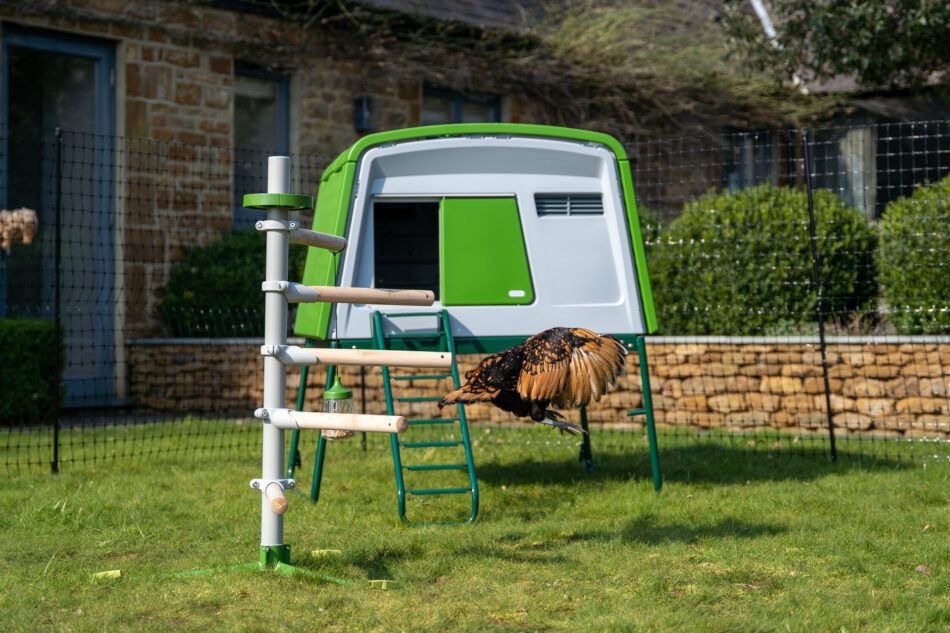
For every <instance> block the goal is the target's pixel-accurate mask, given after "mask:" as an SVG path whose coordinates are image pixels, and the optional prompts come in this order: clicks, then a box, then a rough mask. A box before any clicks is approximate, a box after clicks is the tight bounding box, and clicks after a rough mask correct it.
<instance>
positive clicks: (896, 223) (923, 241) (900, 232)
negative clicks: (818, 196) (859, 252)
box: [877, 176, 950, 334]
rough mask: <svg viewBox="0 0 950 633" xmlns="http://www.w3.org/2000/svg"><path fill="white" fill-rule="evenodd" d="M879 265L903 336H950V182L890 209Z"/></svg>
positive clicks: (889, 306)
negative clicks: (949, 333) (948, 334)
mask: <svg viewBox="0 0 950 633" xmlns="http://www.w3.org/2000/svg"><path fill="white" fill-rule="evenodd" d="M877 263H878V267H879V271H880V272H879V275H880V284H881V298H882V299H883V300H884V302H885V304H886V306H887V309H888V311H889V315H888V316H889V318H890V321H891V323H893V324H894V327H895V328H896V329H897V331H898V332H900V333H903V334H946V333H948V331H950V176H948V177H946V178H944V179H943V180H940V181H938V182H936V183H934V184H932V185H931V184H924V185H921V186H919V187H917V189H916V190H915V191H914V193H913V194H912V195H910V196H908V197H905V198H899V199H897V200H895V201H893V202H891V203H890V204H889V205H887V208H886V209H885V210H884V216H883V218H882V219H881V222H880V242H879V245H878V251H877Z"/></svg>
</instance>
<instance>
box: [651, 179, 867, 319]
mask: <svg viewBox="0 0 950 633" xmlns="http://www.w3.org/2000/svg"><path fill="white" fill-rule="evenodd" d="M814 210H815V217H816V232H817V236H818V248H819V252H820V255H819V261H820V268H819V274H820V276H821V279H822V289H823V297H824V301H823V308H824V311H825V313H826V314H839V315H840V314H844V313H849V312H852V311H865V310H867V309H868V307H869V306H870V305H871V304H872V302H873V300H874V297H875V293H876V284H875V268H874V265H873V259H872V258H873V250H874V233H873V231H872V228H871V225H870V223H869V221H868V220H867V218H866V217H865V216H864V214H862V213H861V212H860V211H859V210H857V209H855V208H853V207H849V206H847V205H845V204H844V203H843V202H842V201H841V200H840V199H839V198H838V196H836V195H835V194H834V193H831V192H828V191H816V192H815V194H814ZM649 266H650V273H651V278H652V282H653V288H654V295H655V297H654V298H655V301H656V305H657V310H658V311H659V315H658V319H659V325H660V332H661V333H665V334H721V335H756V334H776V333H781V332H784V331H787V330H789V329H794V326H796V325H798V324H802V323H807V322H814V321H816V320H817V318H816V296H815V289H814V284H813V272H812V257H811V244H810V235H809V231H808V199H807V196H806V193H805V192H804V191H799V190H795V189H790V188H785V187H771V186H768V185H763V186H759V187H755V188H751V189H745V190H742V191H739V192H736V193H726V192H722V193H718V192H710V193H708V194H706V195H704V196H701V197H699V198H696V199H695V200H691V201H690V202H688V203H687V204H686V206H685V207H684V211H683V214H682V215H681V216H680V217H678V218H676V219H675V220H674V221H673V222H671V223H670V224H669V226H668V227H666V228H664V229H663V231H662V234H661V236H660V239H659V241H658V243H657V244H656V245H655V246H654V247H653V248H652V249H651V252H650V253H649Z"/></svg>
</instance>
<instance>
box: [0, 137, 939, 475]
mask: <svg viewBox="0 0 950 633" xmlns="http://www.w3.org/2000/svg"><path fill="white" fill-rule="evenodd" d="M0 135H2V148H3V152H2V163H0V201H2V205H3V209H4V210H5V211H4V215H3V244H2V247H3V248H2V254H0V258H2V264H0V275H2V277H0V356H2V358H0V372H2V380H0V424H2V426H3V430H2V431H0V462H2V463H3V465H4V466H5V468H6V469H7V470H18V469H27V468H49V467H50V466H51V465H52V466H53V467H54V468H58V467H60V466H62V465H68V464H70V463H77V462H85V461H102V460H113V459H131V458H135V457H136V456H144V455H154V454H166V453H167V454H175V455H181V454H196V455H254V454H258V453H259V451H260V448H259V447H260V433H259V430H260V423H259V422H256V421H255V420H254V419H253V417H252V414H251V413H252V411H253V410H254V409H255V408H256V407H258V406H260V398H261V373H262V372H261V368H262V361H261V356H260V349H259V346H260V344H261V341H262V339H261V335H262V327H263V316H262V304H263V301H262V299H261V292H260V282H261V278H262V271H263V267H264V247H263V238H262V237H261V235H260V234H259V233H258V232H257V231H256V230H255V229H254V228H253V223H254V221H255V220H256V219H259V216H256V215H255V214H254V213H253V212H251V211H248V210H245V209H243V208H242V207H241V204H240V200H241V198H242V196H243V194H245V193H253V192H260V191H263V190H265V189H266V186H265V174H266V155H264V154H263V153H261V152H252V151H238V150H234V149H232V148H226V147H208V146H201V147H198V146H189V145H183V144H178V143H165V142H157V141H147V140H139V139H130V138H103V137H96V136H91V135H83V134H75V133H71V132H66V131H50V132H49V133H48V134H46V135H45V136H42V137H29V138H28V137H26V136H24V135H22V134H20V133H19V132H18V131H17V130H12V129H11V130H2V131H0ZM627 151H628V154H629V156H630V164H631V169H632V173H633V179H634V183H635V189H636V193H637V199H638V205H639V209H638V211H639V215H640V219H641V227H642V230H643V234H644V239H645V241H646V248H647V259H648V264H649V267H650V277H651V282H652V285H653V290H654V299H655V303H656V307H657V313H658V320H659V324H660V331H659V332H658V333H657V334H656V335H655V336H651V337H649V339H648V343H647V352H648V356H649V360H650V363H649V364H650V367H649V376H650V380H651V383H652V390H651V392H652V397H653V406H654V409H655V418H656V423H657V426H658V429H659V432H660V444H661V448H663V449H664V450H665V449H670V448H673V447H676V448H685V449H691V448H703V449H705V448H724V447H725V448H728V449H730V450H746V449H750V450H753V449H754V450H757V451H765V452H769V453H774V454H803V455H815V456H819V457H822V458H825V457H828V456H837V455H844V456H852V455H859V456H869V457H874V458H886V459H894V460H920V459H925V458H926V459H943V458H945V457H946V456H948V455H950V451H948V450H947V446H948V443H950V396H948V391H950V281H948V280H950V275H948V274H947V273H948V272H950V271H948V270H947V269H948V264H947V262H948V260H950V258H948V254H950V253H948V251H950V248H948V244H950V237H948V233H947V229H946V227H947V226H948V215H950V122H946V121H941V122H925V123H903V124H889V125H874V126H857V127H842V128H828V129H808V130H778V131H771V132H763V133H756V134H726V135H724V136H722V137H721V138H716V139H712V138H708V137H707V138H677V139H669V140H665V141H655V142H644V143H640V144H634V145H631V146H628V147H627ZM330 159H331V157H330V156H313V155H294V156H292V160H291V165H292V169H293V175H292V190H293V191H295V192H299V193H315V192H316V190H317V188H318V185H319V179H320V174H321V172H322V170H323V169H324V168H325V167H326V166H327V165H328V164H329V162H330ZM295 219H299V220H300V221H301V223H302V224H303V225H304V226H309V225H310V221H311V218H310V217H309V214H306V213H304V214H301V216H299V217H297V218H295ZM304 257H305V252H304V249H303V248H302V247H292V250H291V258H290V271H291V272H290V275H291V278H292V279H299V278H300V274H301V272H302V266H303V261H304ZM292 316H293V314H292V313H291V317H292ZM571 325H582V324H571ZM288 328H290V323H288ZM295 342H296V343H298V344H303V341H301V340H296V341H295ZM630 360H631V367H630V368H629V372H628V378H627V379H626V381H625V382H624V383H623V384H622V385H621V389H620V390H618V391H617V392H616V393H613V394H611V395H610V396H609V397H608V398H606V399H605V400H604V401H602V402H601V403H600V404H598V405H597V406H593V407H591V408H590V410H589V411H588V417H589V419H590V422H591V427H592V431H591V439H592V443H593V446H594V453H595V458H596V452H597V450H598V447H604V448H605V447H612V448H618V449H623V450H627V449H629V450H635V451H640V450H643V451H645V450H646V442H645V432H644V425H643V421H642V418H641V417H628V416H627V415H626V413H627V411H628V410H631V409H634V408H637V407H639V406H642V402H643V397H642V392H641V390H640V381H639V368H638V367H637V363H636V357H635V355H633V354H632V355H631V356H630ZM474 361H475V358H474V357H473V358H466V359H464V360H463V363H462V366H463V368H464V367H465V366H466V364H468V365H470V364H471V363H472V362H474ZM343 375H344V378H345V382H346V384H347V386H349V387H350V388H351V389H353V390H354V392H355V393H356V394H357V396H356V398H357V406H358V407H359V408H361V409H362V410H363V411H365V412H368V413H380V412H383V411H384V410H385V402H384V398H383V395H382V378H381V376H380V374H379V370H377V369H369V368H367V369H366V370H364V371H358V370H345V371H344V373H343ZM299 376H300V374H299V371H298V370H293V371H289V372H288V393H287V400H288V402H290V403H293V402H294V401H295V400H296V396H297V386H298V384H297V383H298V382H299ZM323 380H324V374H323V372H322V371H321V370H319V369H317V370H312V371H311V372H310V373H309V377H308V385H309V387H308V390H307V397H306V400H305V402H304V408H305V409H307V410H319V408H320V399H319V396H320V393H321V392H322V387H323ZM405 387H406V388H407V389H410V390H413V391H412V395H425V394H424V393H423V391H421V389H422V387H420V386H417V385H413V384H412V381H406V382H405ZM420 406H421V405H420ZM569 417H570V416H569ZM573 417H574V419H575V421H576V417H577V416H576V414H573ZM469 418H470V420H471V421H472V425H473V431H472V435H473V438H474V439H475V446H476V450H477V451H485V450H489V449H490V448H491V447H499V446H508V447H512V446H514V447H519V446H520V447H523V450H525V451H526V453H527V452H532V453H533V452H536V451H539V450H548V449H551V450H561V449H563V450H564V451H567V452H575V451H576V450H577V449H578V441H577V440H576V439H575V438H573V437H570V436H562V435H559V434H557V433H556V432H552V431H551V430H550V429H547V428H534V427H527V428H526V426H525V425H521V424H513V421H512V420H511V419H508V418H506V417H504V416H503V415H502V414H501V413H500V412H497V411H494V410H488V409H487V408H479V407H471V408H470V410H469ZM430 433H433V434H434V433H437V432H436V431H430ZM314 442H315V438H307V439H302V440H301V450H302V453H303V454H304V455H310V456H312V454H313V444H314ZM366 442H367V444H366V446H367V448H369V447H377V448H386V447H387V446H388V441H386V440H384V439H383V438H378V437H372V436H370V437H368V438H366ZM350 446H363V444H361V443H358V442H356V443H353V444H352V445H350ZM333 450H337V449H333ZM346 450H353V449H352V448H348V449H346Z"/></svg>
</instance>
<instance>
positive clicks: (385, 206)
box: [373, 201, 439, 299]
mask: <svg viewBox="0 0 950 633" xmlns="http://www.w3.org/2000/svg"><path fill="white" fill-rule="evenodd" d="M373 218H374V219H373V222H374V226H375V228H374V232H375V234H376V238H375V240H374V248H373V252H374V259H375V262H376V263H375V266H374V277H375V284H374V286H375V287H376V288H399V289H407V290H431V291H433V292H434V293H435V296H436V298H437V299H438V297H439V203H438V202H437V201H433V202H377V203H376V204H374V205H373Z"/></svg>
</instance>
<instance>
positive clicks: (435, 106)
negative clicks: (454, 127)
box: [422, 88, 501, 125]
mask: <svg viewBox="0 0 950 633" xmlns="http://www.w3.org/2000/svg"><path fill="white" fill-rule="evenodd" d="M499 121H501V105H500V103H499V99H498V97H493V96H486V95H463V94H459V93H457V92H451V91H447V90H438V89H434V88H426V89H425V90H424V91H423V93H422V125H443V124H446V123H497V122H499Z"/></svg>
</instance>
